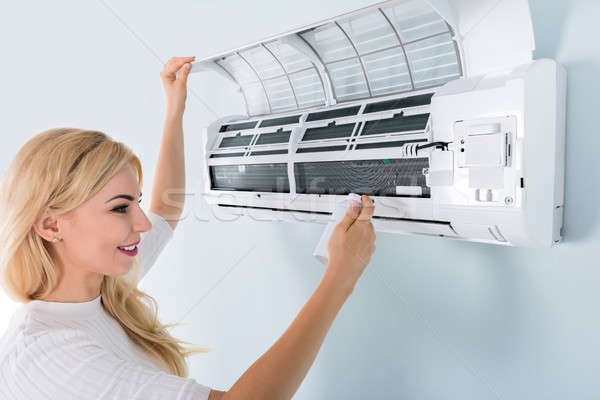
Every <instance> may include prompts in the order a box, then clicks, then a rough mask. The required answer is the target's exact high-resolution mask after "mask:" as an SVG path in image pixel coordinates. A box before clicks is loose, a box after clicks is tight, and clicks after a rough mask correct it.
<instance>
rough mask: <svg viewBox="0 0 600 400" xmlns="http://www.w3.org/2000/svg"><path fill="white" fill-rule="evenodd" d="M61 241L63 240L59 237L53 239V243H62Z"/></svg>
mask: <svg viewBox="0 0 600 400" xmlns="http://www.w3.org/2000/svg"><path fill="white" fill-rule="evenodd" d="M61 240H62V239H61V238H59V237H58V236H56V237H54V238H53V239H52V243H56V242H60V241H61Z"/></svg>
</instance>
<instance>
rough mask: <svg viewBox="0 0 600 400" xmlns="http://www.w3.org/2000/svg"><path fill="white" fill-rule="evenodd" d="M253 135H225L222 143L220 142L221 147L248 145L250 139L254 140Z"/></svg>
mask: <svg viewBox="0 0 600 400" xmlns="http://www.w3.org/2000/svg"><path fill="white" fill-rule="evenodd" d="M252 138H253V136H252V135H244V136H242V135H239V134H238V136H230V137H224V138H223V139H222V140H221V144H219V148H221V149H222V148H224V147H241V146H248V145H249V144H250V141H251V140H252Z"/></svg>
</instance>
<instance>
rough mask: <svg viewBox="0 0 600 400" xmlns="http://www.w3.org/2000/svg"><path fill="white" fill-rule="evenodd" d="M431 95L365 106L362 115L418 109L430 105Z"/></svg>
mask: <svg viewBox="0 0 600 400" xmlns="http://www.w3.org/2000/svg"><path fill="white" fill-rule="evenodd" d="M432 97H433V93H427V94H421V95H419V96H410V97H404V98H401V99H394V100H387V101H380V102H378V103H370V104H367V105H366V106H365V110H364V111H363V114H370V113H374V112H380V111H389V110H396V109H399V108H409V107H419V106H425V105H429V104H431V98H432Z"/></svg>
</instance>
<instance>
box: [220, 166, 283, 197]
mask: <svg viewBox="0 0 600 400" xmlns="http://www.w3.org/2000/svg"><path fill="white" fill-rule="evenodd" d="M209 173H210V181H211V186H212V187H211V189H213V190H235V191H250V192H274V193H289V191H290V184H289V181H288V176H287V164H286V163H277V164H244V165H213V166H210V171H209Z"/></svg>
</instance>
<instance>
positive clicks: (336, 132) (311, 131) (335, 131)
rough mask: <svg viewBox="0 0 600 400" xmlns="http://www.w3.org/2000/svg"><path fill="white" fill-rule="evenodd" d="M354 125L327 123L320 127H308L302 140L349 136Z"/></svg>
mask: <svg viewBox="0 0 600 400" xmlns="http://www.w3.org/2000/svg"><path fill="white" fill-rule="evenodd" d="M354 125H356V124H354V123H352V124H342V125H335V124H329V126H324V127H322V128H308V129H307V130H306V132H305V133H304V137H303V138H302V141H303V142H304V141H307V140H321V139H334V138H346V137H350V136H352V131H353V130H354Z"/></svg>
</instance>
